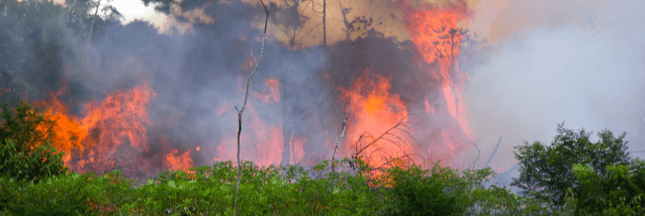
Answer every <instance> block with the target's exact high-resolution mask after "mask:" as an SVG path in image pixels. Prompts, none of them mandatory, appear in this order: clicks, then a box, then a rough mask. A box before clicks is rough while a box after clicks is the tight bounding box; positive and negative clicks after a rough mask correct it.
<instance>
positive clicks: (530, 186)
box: [511, 123, 631, 208]
mask: <svg viewBox="0 0 645 216" xmlns="http://www.w3.org/2000/svg"><path fill="white" fill-rule="evenodd" d="M563 126H564V123H563V124H561V125H558V129H557V131H558V135H557V136H556V137H555V140H554V141H553V142H552V144H551V146H545V145H543V144H542V143H540V142H535V143H533V144H532V145H529V144H528V142H525V143H524V145H522V146H517V147H515V148H516V149H517V150H518V151H519V152H516V153H515V157H516V158H517V159H518V160H519V161H520V164H521V165H522V166H521V167H520V169H519V171H520V176H519V178H517V179H516V178H513V182H512V183H511V186H516V187H519V188H521V189H523V191H522V194H523V195H527V196H531V197H533V198H538V199H547V200H550V201H551V203H552V207H554V208H555V207H556V206H562V205H563V204H565V203H564V197H565V195H566V194H567V190H568V188H572V191H573V193H574V194H575V195H576V196H578V197H580V196H581V195H582V194H583V190H582V187H581V183H580V182H579V181H578V180H577V179H576V177H575V176H574V173H573V171H572V167H573V165H574V164H589V165H590V169H591V170H593V171H594V172H596V173H598V175H600V176H601V177H602V178H607V177H608V175H609V173H608V172H607V170H606V169H605V167H606V166H609V165H613V164H623V165H626V164H629V163H630V161H631V158H629V157H628V156H629V153H627V152H626V150H627V142H626V141H624V140H623V138H624V137H625V134H624V133H623V134H622V135H620V136H618V137H614V136H613V134H612V132H611V131H608V130H604V131H603V132H601V133H598V136H599V137H600V141H598V142H596V143H592V142H591V141H589V136H590V134H591V133H587V132H585V130H584V129H582V130H580V131H579V133H574V132H573V130H569V129H565V128H563Z"/></svg>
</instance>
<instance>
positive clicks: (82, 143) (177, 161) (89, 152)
mask: <svg viewBox="0 0 645 216" xmlns="http://www.w3.org/2000/svg"><path fill="white" fill-rule="evenodd" d="M64 90H66V88H65V87H64V88H61V90H59V91H58V92H57V93H55V94H51V95H50V98H49V99H47V100H43V101H40V102H37V103H40V104H42V105H43V106H45V107H46V108H47V109H48V112H47V113H45V117H46V118H48V119H50V120H56V123H55V125H54V127H53V131H52V135H53V137H54V142H53V145H54V146H55V147H57V148H58V149H60V150H65V151H66V152H67V154H66V156H65V164H67V165H71V166H72V167H73V168H74V169H75V170H76V171H78V172H84V171H90V170H91V171H107V170H111V169H114V168H115V167H113V166H115V165H117V162H116V159H115V156H116V154H117V153H118V151H117V149H118V148H119V147H121V146H123V144H128V145H127V146H129V147H130V148H133V149H134V150H135V154H136V153H137V152H138V153H144V152H147V151H149V148H148V138H147V134H146V133H147V131H148V127H149V126H151V122H150V119H149V112H148V107H149V106H150V103H151V102H152V100H154V98H155V97H156V92H155V91H154V90H152V87H151V86H150V85H149V84H148V82H147V81H145V80H144V84H143V85H139V86H136V87H135V88H133V89H132V90H129V91H116V92H114V93H111V94H109V95H108V96H107V97H106V98H105V99H104V100H103V101H101V102H96V101H92V102H89V103H87V104H84V105H83V108H84V113H85V115H84V116H83V117H76V116H73V115H70V114H69V113H68V111H67V110H68V109H67V107H66V106H65V104H63V103H62V102H61V101H60V100H59V99H58V97H59V96H60V95H61V94H62V93H63V91H64ZM39 129H40V130H41V131H43V132H45V131H46V126H45V125H40V126H39ZM129 156H132V155H129ZM164 158H165V163H163V165H164V166H165V167H164V168H171V169H185V168H188V167H190V166H192V165H193V161H192V158H191V157H190V152H189V151H185V152H183V153H181V154H180V153H179V151H178V150H176V149H175V150H171V151H170V152H166V155H165V156H164ZM126 159H128V156H126ZM129 159H132V158H129ZM134 160H136V158H134ZM139 165H141V164H139ZM110 166H112V167H110ZM146 174H148V173H146Z"/></svg>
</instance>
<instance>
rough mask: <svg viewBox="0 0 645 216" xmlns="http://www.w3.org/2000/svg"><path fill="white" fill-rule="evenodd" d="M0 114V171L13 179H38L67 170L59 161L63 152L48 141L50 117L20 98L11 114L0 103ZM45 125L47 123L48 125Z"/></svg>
mask: <svg viewBox="0 0 645 216" xmlns="http://www.w3.org/2000/svg"><path fill="white" fill-rule="evenodd" d="M2 111H3V112H2V113H1V114H0V117H1V118H2V120H3V122H2V124H1V125H0V173H1V174H0V175H4V176H5V177H8V178H16V180H33V181H36V182H38V181H39V180H41V179H43V178H45V177H47V176H54V175H59V174H62V173H65V172H67V168H66V167H65V164H64V162H63V154H64V152H58V150H57V149H56V148H55V147H52V145H51V136H50V135H47V136H45V135H44V134H43V133H42V132H41V130H39V129H40V128H45V130H46V132H47V134H51V133H50V132H51V126H52V125H53V124H52V123H53V122H52V121H50V120H47V119H45V118H44V117H43V115H41V114H38V108H35V109H34V110H32V107H31V105H30V104H28V103H25V102H24V101H21V102H20V105H19V106H18V107H16V108H15V111H16V115H15V116H14V115H13V114H12V113H11V112H10V111H9V110H8V109H7V105H6V104H5V105H3V106H2ZM48 126H49V127H48Z"/></svg>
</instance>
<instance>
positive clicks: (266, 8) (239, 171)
mask: <svg viewBox="0 0 645 216" xmlns="http://www.w3.org/2000/svg"><path fill="white" fill-rule="evenodd" d="M260 3H262V7H264V12H265V13H266V19H265V21H264V32H263V33H262V48H261V49H260V56H259V57H258V62H257V63H256V62H254V61H253V54H251V56H250V58H251V63H253V65H254V67H253V72H251V76H250V77H249V79H247V80H246V94H245V95H244V104H242V108H240V109H238V108H237V106H234V107H235V110H237V119H238V131H237V181H236V183H235V195H234V200H235V201H234V204H233V215H236V212H237V197H238V194H239V192H240V179H241V178H242V163H240V135H241V134H242V113H243V112H244V109H246V102H247V101H248V99H249V86H250V85H251V78H253V75H255V72H256V71H257V70H258V65H260V60H262V53H263V52H264V39H265V38H266V34H267V25H268V23H269V7H271V0H269V2H268V5H265V4H264V2H263V1H262V0H260Z"/></svg>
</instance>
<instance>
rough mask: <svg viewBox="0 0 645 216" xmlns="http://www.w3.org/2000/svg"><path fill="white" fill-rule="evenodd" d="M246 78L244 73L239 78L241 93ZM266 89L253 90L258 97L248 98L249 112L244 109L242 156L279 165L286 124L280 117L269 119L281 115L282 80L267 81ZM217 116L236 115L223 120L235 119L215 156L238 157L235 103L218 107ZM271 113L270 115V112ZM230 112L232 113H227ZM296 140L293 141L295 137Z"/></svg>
mask: <svg viewBox="0 0 645 216" xmlns="http://www.w3.org/2000/svg"><path fill="white" fill-rule="evenodd" d="M245 85H246V80H245V79H242V78H241V76H240V78H238V89H237V92H238V93H242V94H244V93H245V90H244V88H245ZM264 87H265V89H264V90H263V91H262V92H255V91H251V92H249V96H250V97H252V98H255V99H259V101H258V100H250V98H249V100H248V103H247V104H246V111H244V121H243V128H242V136H241V140H240V143H241V151H242V152H241V159H242V160H249V159H251V158H252V159H253V161H254V163H256V164H258V165H261V166H268V165H270V164H278V163H280V161H281V159H282V150H283V137H282V125H281V124H279V123H276V122H278V121H279V120H276V119H265V118H266V117H267V116H278V115H280V114H279V112H278V110H279V109H278V107H277V106H276V104H277V103H279V102H280V86H279V81H278V80H277V79H274V78H269V79H265V80H264ZM238 108H240V107H238ZM216 112H217V115H218V117H220V118H227V117H233V118H232V119H227V120H222V121H223V122H233V123H235V126H234V127H232V128H234V130H231V131H230V132H229V133H225V134H226V136H225V137H223V138H222V141H221V143H220V144H219V146H218V147H217V151H218V152H219V155H218V156H217V157H215V158H213V161H224V160H235V156H236V152H237V113H236V110H235V109H234V104H232V103H227V102H225V103H223V105H221V106H220V107H219V108H217V111H216ZM268 113H270V114H268ZM226 114H230V115H226ZM292 141H293V140H292Z"/></svg>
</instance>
